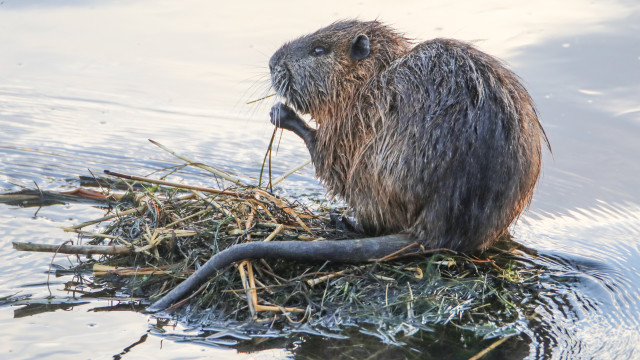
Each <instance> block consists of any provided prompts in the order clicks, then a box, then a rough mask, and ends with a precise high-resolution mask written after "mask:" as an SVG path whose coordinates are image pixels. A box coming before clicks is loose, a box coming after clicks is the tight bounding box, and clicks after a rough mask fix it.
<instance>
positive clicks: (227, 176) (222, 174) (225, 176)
mask: <svg viewBox="0 0 640 360" xmlns="http://www.w3.org/2000/svg"><path fill="white" fill-rule="evenodd" d="M148 140H149V142H151V143H152V144H153V145H155V146H157V147H159V148H160V149H162V150H164V151H166V152H168V153H169V154H171V155H173V156H175V157H177V158H179V159H181V160H184V161H185V162H187V163H188V164H189V165H193V166H196V167H199V168H201V169H203V170H206V171H209V172H210V173H213V174H215V175H217V176H220V177H221V178H223V179H225V180H228V181H231V182H232V183H234V184H236V185H240V186H245V185H246V184H244V183H243V182H242V181H240V180H239V179H236V178H234V177H233V176H231V175H230V174H227V173H226V172H224V171H222V170H218V169H216V168H214V167H213V166H209V165H205V164H203V163H201V162H198V161H195V160H191V159H189V158H188V157H186V156H184V155H180V154H178V153H176V152H175V151H173V150H171V149H169V148H168V147H166V146H164V145H162V144H160V143H159V142H157V141H154V140H151V139H148Z"/></svg>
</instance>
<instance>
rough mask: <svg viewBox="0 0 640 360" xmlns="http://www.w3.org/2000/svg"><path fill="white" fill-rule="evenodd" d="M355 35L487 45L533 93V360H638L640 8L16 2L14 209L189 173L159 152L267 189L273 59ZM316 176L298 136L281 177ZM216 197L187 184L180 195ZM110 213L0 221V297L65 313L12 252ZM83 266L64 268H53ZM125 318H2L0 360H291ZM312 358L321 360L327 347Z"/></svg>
mask: <svg viewBox="0 0 640 360" xmlns="http://www.w3.org/2000/svg"><path fill="white" fill-rule="evenodd" d="M356 16H357V17H360V18H362V19H369V18H379V19H381V20H383V21H386V22H389V23H392V24H394V25H395V26H396V27H397V28H399V29H401V30H403V31H406V33H407V34H408V35H409V36H413V37H416V38H417V39H428V38H432V37H441V36H442V37H455V38H459V39H463V40H467V41H473V42H475V43H476V44H477V46H479V47H480V48H481V49H483V50H485V51H487V52H490V53H491V54H494V55H496V56H499V57H501V58H503V59H504V60H506V61H507V62H508V63H509V64H510V65H511V67H512V68H513V69H514V70H515V71H516V72H517V73H518V74H519V75H520V76H521V77H522V78H523V81H524V82H525V84H526V86H527V87H528V89H529V90H530V92H531V94H532V96H533V97H534V99H535V101H536V103H537V104H538V107H539V111H540V115H541V118H542V121H543V124H544V126H545V129H546V131H547V134H548V136H549V139H550V141H551V144H552V147H553V157H552V156H551V155H550V154H546V155H545V164H544V174H543V178H542V180H541V182H540V185H539V188H538V192H537V194H536V197H535V199H534V202H533V204H532V205H531V208H530V209H529V211H528V212H527V213H525V215H523V216H522V217H521V218H520V220H519V221H518V223H517V225H516V226H515V227H514V229H513V233H514V235H515V238H516V240H517V241H519V242H521V243H523V244H524V245H526V246H527V247H529V248H531V249H533V250H536V251H537V252H538V257H537V259H536V260H535V261H537V262H538V263H539V264H542V265H545V266H546V267H548V269H549V271H548V273H547V274H545V276H548V277H550V278H554V279H555V280H557V281H554V282H549V283H548V284H547V285H546V288H544V289H542V292H541V294H540V297H539V302H540V304H539V306H538V308H537V311H536V317H535V318H534V319H532V320H531V329H529V331H528V332H526V331H525V335H524V336H525V337H526V338H527V339H528V341H527V343H528V345H527V344H525V347H528V353H529V355H528V356H529V357H530V358H558V359H560V358H564V359H576V358H585V359H613V358H619V359H636V358H640V345H638V344H640V320H638V319H640V305H638V299H639V298H640V292H639V290H638V289H639V288H640V271H639V270H640V269H639V268H640V225H639V224H640V190H639V187H638V180H637V179H638V178H639V177H640V161H638V155H639V154H640V100H639V99H640V6H639V5H638V4H637V2H634V1H604V2H603V1H601V2H590V1H583V0H570V1H565V2H562V3H559V2H554V1H538V2H530V1H527V2H525V1H522V2H519V3H515V4H514V2H506V1H505V2H500V1H484V2H466V3H465V2H454V3H451V2H447V1H430V2H421V1H407V2H402V3H398V4H396V3H392V2H384V1H379V2H363V3H359V4H358V3H354V4H345V3H344V2H340V1H330V2H315V3H312V2H311V3H305V4H302V3H295V4H294V3H291V4H288V3H284V2H255V3H251V2H250V3H247V2H236V3H233V4H232V3H229V4H214V3H213V2H207V1H181V2H169V1H143V0H140V1H132V2H126V3H125V2H122V3H120V2H97V1H71V0H69V1H10V0H5V1H4V2H0V44H2V56H0V159H2V160H1V161H0V190H1V191H13V190H18V189H20V188H22V187H28V188H33V187H34V186H35V185H34V184H36V183H37V186H39V187H40V188H42V189H48V190H60V189H67V188H71V187H75V186H77V178H78V176H79V175H88V174H89V172H90V171H91V172H94V173H100V172H101V171H102V170H104V169H110V170H118V171H122V172H130V173H134V174H140V175H145V174H149V173H151V172H153V171H156V170H158V169H162V168H165V167H170V166H173V165H175V164H176V161H175V159H174V158H173V157H172V156H171V155H169V154H167V153H164V152H163V151H162V150H160V149H158V148H156V147H155V146H153V145H151V144H150V143H148V142H147V141H146V139H148V138H151V139H154V140H157V141H159V142H161V143H163V144H165V145H167V146H169V147H170V148H172V149H174V150H176V151H179V152H181V153H183V154H185V155H188V156H190V157H193V158H196V159H199V160H202V161H206V162H208V163H211V164H215V165H216V166H218V167H220V168H223V169H224V170H227V171H230V172H233V173H236V174H239V175H241V176H242V177H243V178H245V179H247V180H248V181H255V178H256V177H257V176H258V174H259V167H260V164H261V162H262V157H263V155H264V152H265V149H266V147H267V143H268V141H269V138H270V136H271V132H272V127H271V126H270V125H269V123H268V121H267V120H268V118H267V114H268V110H269V107H270V106H271V104H272V103H273V102H272V101H271V100H266V101H263V102H259V103H257V104H253V105H246V104H245V103H246V102H247V101H249V100H253V99H257V98H260V97H262V96H264V95H267V94H268V87H267V82H268V76H267V66H266V65H267V60H268V58H269V56H270V54H271V53H272V52H273V51H275V50H276V49H277V48H278V47H279V45H280V44H281V43H282V42H284V41H286V40H290V39H291V38H293V37H295V36H297V35H301V34H304V33H307V32H309V31H312V30H315V29H316V28H319V27H320V26H323V25H326V24H328V23H330V22H332V21H335V20H337V19H341V18H347V17H356ZM307 158H308V155H307V154H306V152H305V149H304V146H303V145H302V143H301V141H299V140H298V139H296V138H295V137H294V136H291V135H289V134H285V135H284V136H283V137H282V139H281V141H280V146H279V151H278V154H277V156H276V157H275V158H274V159H273V160H274V161H273V168H274V172H276V173H277V172H283V171H285V170H287V169H289V168H290V167H292V166H293V165H297V164H298V163H300V162H302V161H304V160H306V159H307ZM312 173H313V172H312V169H305V170H303V171H302V172H301V174H299V175H296V176H294V177H292V178H291V179H290V180H289V181H288V183H287V188H289V189H296V190H294V191H296V192H297V193H305V192H308V191H319V190H320V188H319V186H318V185H317V183H316V182H315V181H314V180H313V175H312ZM206 179H207V178H206V174H204V173H201V172H199V171H197V170H187V171H186V172H183V173H182V175H181V177H180V178H174V179H173V180H176V181H187V182H189V183H195V184H202V183H206V182H207V181H206ZM103 213H104V211H103V210H101V209H98V208H94V207H92V206H89V205H63V206H54V207H48V208H42V209H37V208H19V207H15V206H1V207H0V235H1V238H0V246H1V247H2V248H1V249H0V250H1V251H0V296H7V295H11V294H14V293H22V294H32V295H33V297H34V298H42V297H45V296H47V295H48V294H49V290H48V288H47V286H46V282H47V269H48V266H49V263H50V262H51V256H50V255H49V254H34V253H17V252H15V251H13V250H12V248H11V242H12V241H37V242H47V243H56V244H58V243H62V242H64V241H66V240H70V239H74V237H73V236H71V235H69V234H66V233H64V232H62V231H61V230H59V229H57V227H59V226H65V225H70V224H75V223H78V222H81V221H84V220H87V219H93V218H97V217H100V216H102V215H103ZM72 261H74V260H73V259H71V258H70V259H68V260H67V259H65V257H62V256H60V257H58V258H56V260H55V263H59V264H61V265H65V264H68V263H69V262H72ZM66 281H68V279H65V278H58V279H57V278H55V277H53V276H52V277H51V279H50V281H49V284H50V288H51V291H52V292H54V293H57V294H56V295H57V296H66V293H64V292H61V291H60V289H61V288H62V284H63V283H64V282H66ZM550 284H553V285H550ZM112 305H114V304H113V303H111V302H107V301H93V302H91V303H90V304H84V305H76V306H72V305H69V306H67V307H61V308H60V309H59V310H58V311H54V312H52V311H47V312H39V313H38V312H36V313H32V314H25V312H24V311H23V312H20V308H17V307H3V308H0V339H1V340H0V343H2V346H1V347H0V357H3V358H5V357H7V356H8V357H9V358H34V359H35V358H38V359H41V358H61V359H67V358H111V357H113V356H116V355H117V356H121V357H123V358H127V357H130V358H132V359H133V358H135V359H143V358H158V357H161V358H197V357H199V356H204V355H206V356H216V357H219V358H229V359H242V358H267V359H270V358H276V359H278V358H285V357H287V356H293V355H292V354H293V352H291V351H289V350H286V349H285V344H283V345H282V347H281V348H275V349H271V350H263V351H261V352H258V353H254V354H251V355H248V354H243V353H239V352H237V351H235V350H226V349H212V348H210V347H202V346H200V345H197V344H193V343H183V342H175V341H170V340H165V339H163V338H162V337H158V336H153V335H150V336H148V337H145V334H147V330H148V329H149V327H150V326H151V325H150V323H153V322H154V321H155V320H153V319H150V318H149V317H147V316H146V315H143V314H139V313H136V312H133V311H111V312H101V311H99V308H101V307H108V306H112ZM65 310H66V311H65ZM176 331H177V330H176ZM140 340H142V341H140ZM137 342H139V344H138V345H136V346H134V347H131V348H129V347H130V346H131V345H132V344H135V343H137ZM307 342H308V343H309V344H311V343H314V342H315V343H316V346H322V339H315V340H308V341H307ZM318 344H319V345H318ZM310 346H311V345H310ZM452 351H453V350H452ZM3 354H4V355H3ZM119 354H120V355H119ZM298 354H300V353H298ZM524 356H526V354H525V355H524ZM519 357H522V356H519Z"/></svg>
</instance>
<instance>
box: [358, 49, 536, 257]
mask: <svg viewBox="0 0 640 360" xmlns="http://www.w3.org/2000/svg"><path fill="white" fill-rule="evenodd" d="M379 90H380V91H379V92H380V97H379V100H378V106H379V107H381V108H383V109H385V111H384V112H383V113H382V116H381V119H380V121H378V122H376V124H377V129H376V131H374V133H375V136H374V138H373V139H372V140H371V145H369V146H368V150H367V153H366V154H364V155H363V156H362V159H364V160H363V161H365V162H367V164H359V165H358V166H359V167H360V168H361V169H363V170H366V171H363V172H362V173H360V174H358V175H357V176H354V177H352V178H351V179H348V180H347V181H348V184H349V187H350V189H349V190H347V191H346V192H345V195H346V196H348V199H347V201H348V202H349V204H351V205H352V206H353V207H354V209H355V211H356V213H357V217H358V219H359V220H360V221H361V222H362V224H363V226H364V227H365V229H366V230H367V231H368V232H369V233H373V234H388V233H393V232H398V231H408V232H410V233H411V234H412V235H413V236H415V237H416V238H417V239H420V240H421V241H422V242H423V243H424V244H425V245H428V246H429V247H433V248H439V247H447V248H453V249H471V248H477V247H483V246H485V245H487V244H489V243H490V242H492V241H493V240H495V239H496V238H497V237H499V236H500V235H502V234H503V233H505V232H506V231H507V227H508V226H509V224H510V223H511V222H512V221H513V220H514V219H515V218H516V217H517V216H518V215H519V214H520V213H521V212H522V210H523V209H524V208H525V206H526V204H527V202H528V201H529V199H530V197H531V195H532V192H533V188H534V186H535V183H536V181H537V179H538V175H539V172H540V162H541V161H540V158H541V142H542V141H543V139H544V133H543V131H542V128H541V126H540V123H539V122H538V118H537V116H536V112H535V108H534V105H533V102H532V100H531V98H530V96H529V94H528V93H527V91H526V89H525V88H524V87H523V86H522V85H521V84H520V82H519V81H518V79H517V77H516V76H515V75H514V74H513V73H512V72H511V71H509V70H507V69H506V68H505V67H504V66H503V65H502V64H501V63H500V62H499V61H497V60H496V59H494V58H492V57H490V56H489V55H486V54H484V53H482V52H480V51H478V50H476V49H475V48H473V47H472V46H470V45H468V44H465V43H462V42H458V41H455V40H446V39H436V40H432V41H428V42H424V43H421V44H419V45H417V46H416V47H415V48H414V49H413V50H412V51H411V52H410V53H409V54H407V55H406V56H404V57H402V58H400V59H398V60H397V61H396V62H394V63H393V64H392V65H391V66H390V67H389V68H388V69H387V70H386V71H384V72H383V73H382V74H380V83H379Z"/></svg>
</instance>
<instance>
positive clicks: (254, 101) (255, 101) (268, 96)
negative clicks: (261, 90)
mask: <svg viewBox="0 0 640 360" xmlns="http://www.w3.org/2000/svg"><path fill="white" fill-rule="evenodd" d="M273 96H276V94H271V95H267V96H265V97H261V98H260V99H255V100H251V101H249V102H248V103H246V104H247V105H249V104H253V103H257V102H258V101H262V100H264V99H268V98H270V97H273Z"/></svg>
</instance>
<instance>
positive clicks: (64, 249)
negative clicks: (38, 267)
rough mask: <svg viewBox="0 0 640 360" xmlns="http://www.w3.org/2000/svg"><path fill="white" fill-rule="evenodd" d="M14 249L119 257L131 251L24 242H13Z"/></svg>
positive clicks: (112, 246) (106, 246) (116, 247)
mask: <svg viewBox="0 0 640 360" xmlns="http://www.w3.org/2000/svg"><path fill="white" fill-rule="evenodd" d="M13 248H14V249H16V250H18V251H34V252H53V253H60V254H83V255H89V254H99V255H118V254H129V253H131V249H130V248H129V247H128V246H124V245H110V246H109V245H66V243H63V244H62V245H55V244H34V243H24V242H13Z"/></svg>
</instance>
